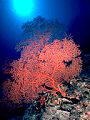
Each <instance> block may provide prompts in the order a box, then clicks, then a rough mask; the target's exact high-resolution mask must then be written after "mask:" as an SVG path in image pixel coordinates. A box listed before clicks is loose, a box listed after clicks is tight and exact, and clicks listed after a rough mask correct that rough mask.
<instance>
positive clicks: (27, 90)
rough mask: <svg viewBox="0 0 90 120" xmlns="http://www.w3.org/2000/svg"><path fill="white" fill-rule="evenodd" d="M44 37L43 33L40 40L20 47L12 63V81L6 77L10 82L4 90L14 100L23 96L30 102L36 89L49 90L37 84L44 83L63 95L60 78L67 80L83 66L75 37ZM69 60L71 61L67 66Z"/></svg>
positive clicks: (19, 99)
mask: <svg viewBox="0 0 90 120" xmlns="http://www.w3.org/2000/svg"><path fill="white" fill-rule="evenodd" d="M45 41H47V37H46V39H45V36H44V38H43V37H41V38H40V42H32V44H31V43H30V45H28V46H25V47H23V50H22V51H21V57H20V59H18V60H15V61H13V62H12V63H11V66H12V69H11V70H10V73H11V74H12V78H13V79H14V81H13V82H11V81H8V83H9V84H7V82H6V83H5V84H6V85H5V84H4V88H5V86H6V89H7V92H6V93H5V94H7V96H8V98H9V99H10V100H12V101H13V102H15V103H18V102H21V101H22V98H23V100H24V102H29V101H30V100H34V99H35V98H37V97H38V92H42V91H43V90H44V91H49V90H48V89H46V88H43V87H40V86H42V85H43V84H47V85H48V86H50V87H52V88H53V89H54V90H56V91H58V92H60V93H61V94H62V96H66V93H65V92H64V91H63V90H62V89H61V88H60V87H58V86H59V85H60V86H62V84H61V83H62V82H63V80H66V81H67V82H69V81H70V80H71V79H72V78H74V77H75V76H77V75H79V73H80V71H81V69H82V60H81V58H80V53H81V52H80V50H79V47H78V46H77V45H76V44H75V43H74V41H73V40H72V39H71V40H67V39H66V38H65V39H63V40H62V41H60V40H54V41H53V42H52V43H48V44H47V43H45ZM70 60H71V61H72V62H71V64H70V65H69V66H68V65H67V64H68V62H69V61H70ZM9 85H11V86H9ZM10 89H11V91H10ZM17 92H18V94H17ZM51 92H53V91H51ZM53 93H54V92H53Z"/></svg>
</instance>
